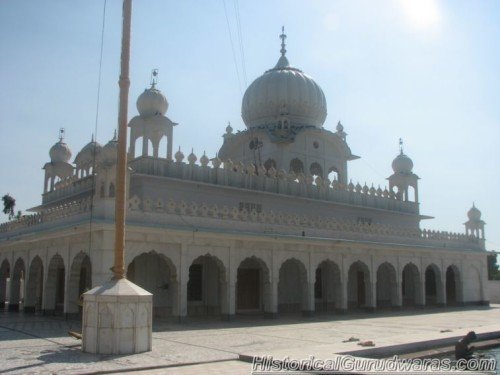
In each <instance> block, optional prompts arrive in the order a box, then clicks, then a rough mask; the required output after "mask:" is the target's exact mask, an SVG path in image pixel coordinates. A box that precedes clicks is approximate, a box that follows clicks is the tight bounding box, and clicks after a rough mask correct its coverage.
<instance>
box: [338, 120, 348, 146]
mask: <svg viewBox="0 0 500 375" xmlns="http://www.w3.org/2000/svg"><path fill="white" fill-rule="evenodd" d="M336 134H337V136H338V137H339V138H340V139H342V140H343V141H344V142H345V141H346V138H347V133H346V132H345V131H344V125H342V124H341V122H340V121H339V122H338V124H337V133H336Z"/></svg>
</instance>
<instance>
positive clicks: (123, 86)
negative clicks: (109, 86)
mask: <svg viewBox="0 0 500 375" xmlns="http://www.w3.org/2000/svg"><path fill="white" fill-rule="evenodd" d="M131 19H132V0H124V1H123V26H122V51H121V71H120V79H119V81H118V85H119V87H120V99H119V113H118V165H117V170H116V203H115V222H116V223H115V261H114V265H113V267H112V271H113V278H114V279H123V278H124V277H125V266H124V265H125V214H126V206H125V205H126V198H127V189H126V185H127V149H126V148H127V113H128V94H129V87H130V78H129V66H130V29H131Z"/></svg>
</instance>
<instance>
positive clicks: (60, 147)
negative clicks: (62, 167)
mask: <svg viewBox="0 0 500 375" xmlns="http://www.w3.org/2000/svg"><path fill="white" fill-rule="evenodd" d="M49 155H50V161H51V162H52V163H57V162H63V163H67V162H68V161H69V159H71V150H70V149H69V147H68V145H67V144H66V143H65V142H64V141H63V139H62V138H61V139H60V140H59V142H57V143H56V144H54V146H52V147H51V148H50V151H49Z"/></svg>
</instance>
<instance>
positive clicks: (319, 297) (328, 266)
mask: <svg viewBox="0 0 500 375" xmlns="http://www.w3.org/2000/svg"><path fill="white" fill-rule="evenodd" d="M341 298H342V284H341V282H340V269H339V266H338V265H337V264H336V263H335V262H332V261H331V260H324V261H323V262H321V263H320V264H319V266H318V268H316V280H315V283H314V300H315V304H316V306H315V308H316V311H318V312H333V311H335V309H336V308H337V309H339V308H340V306H341V305H342V300H341Z"/></svg>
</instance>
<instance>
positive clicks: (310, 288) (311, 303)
mask: <svg viewBox="0 0 500 375" xmlns="http://www.w3.org/2000/svg"><path fill="white" fill-rule="evenodd" d="M314 284H315V281H312V282H311V281H310V280H309V282H308V283H307V288H306V295H305V301H306V305H305V309H303V310H302V315H304V316H312V315H314V311H315V310H316V306H315V299H314Z"/></svg>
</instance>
